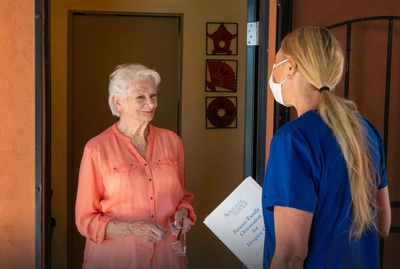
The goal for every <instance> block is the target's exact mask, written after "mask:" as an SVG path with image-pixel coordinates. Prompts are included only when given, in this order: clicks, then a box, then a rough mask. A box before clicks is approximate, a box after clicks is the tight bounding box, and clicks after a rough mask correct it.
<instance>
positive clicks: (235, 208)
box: [224, 198, 248, 218]
mask: <svg viewBox="0 0 400 269" xmlns="http://www.w3.org/2000/svg"><path fill="white" fill-rule="evenodd" d="M247 205H248V203H247V202H246V201H245V200H243V198H241V199H240V200H239V201H237V202H236V203H235V204H234V205H233V206H232V208H230V209H229V210H228V211H226V212H225V213H224V216H225V218H227V217H229V216H232V215H233V216H237V215H238V214H239V213H240V211H242V209H243V208H245V207H246V206H247Z"/></svg>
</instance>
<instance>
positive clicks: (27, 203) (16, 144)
mask: <svg viewBox="0 0 400 269" xmlns="http://www.w3.org/2000/svg"><path fill="white" fill-rule="evenodd" d="M33 2H34V1H31V0H21V1H12V0H6V1H0V13H1V15H0V25H1V27H0V40H1V45H0V89H1V98H0V122H1V128H0V168H1V175H0V182H1V188H0V216H1V219H0V268H15V269H20V268H21V269H24V268H34V256H35V251H34V246H35V240H34V227H35V207H34V206H35V147H34V146H35V144H34V142H35V141H34V137H35V135H34V132H35V130H34V127H35V124H34V123H35V118H34V117H35V113H34V104H35V103H34V101H35V100H34V97H35V95H34V93H35V88H34V87H35V85H34V83H35V81H34V19H35V18H34V3H33Z"/></svg>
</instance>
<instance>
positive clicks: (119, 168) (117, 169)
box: [113, 163, 137, 174]
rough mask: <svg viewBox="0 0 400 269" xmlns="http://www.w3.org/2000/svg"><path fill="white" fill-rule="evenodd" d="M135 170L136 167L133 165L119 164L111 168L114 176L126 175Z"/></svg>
mask: <svg viewBox="0 0 400 269" xmlns="http://www.w3.org/2000/svg"><path fill="white" fill-rule="evenodd" d="M136 168H137V166H136V165H134V164H133V163H128V164H119V165H116V166H114V167H113V172H114V173H116V174H121V173H122V174H123V173H128V172H130V171H132V170H135V169H136Z"/></svg>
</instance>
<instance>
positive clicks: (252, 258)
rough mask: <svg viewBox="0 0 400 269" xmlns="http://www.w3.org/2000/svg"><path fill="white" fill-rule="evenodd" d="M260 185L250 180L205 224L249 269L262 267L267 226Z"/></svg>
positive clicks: (228, 198)
mask: <svg viewBox="0 0 400 269" xmlns="http://www.w3.org/2000/svg"><path fill="white" fill-rule="evenodd" d="M261 192H262V189H261V187H260V185H258V183H257V182H256V181H255V180H254V179H253V178H251V177H248V178H246V179H245V180H244V181H243V182H242V183H241V184H240V185H239V186H238V187H237V188H236V189H235V190H234V191H233V192H232V193H231V194H230V195H229V196H228V197H227V198H226V199H225V200H224V201H223V202H222V203H221V204H220V205H219V206H218V207H217V208H215V209H214V211H213V212H211V214H210V215H208V216H207V217H206V219H205V220H204V224H205V225H206V226H207V227H208V228H209V229H210V230H211V231H212V232H213V233H214V234H215V235H216V236H217V237H218V238H219V239H220V240H221V241H222V242H223V243H224V244H225V245H226V246H227V247H228V248H229V249H230V250H231V251H232V252H233V253H234V254H235V255H236V257H238V258H239V259H240V260H241V262H242V263H243V264H244V265H245V266H246V267H247V268H249V269H255V268H262V265H263V263H262V262H263V252H264V237H265V226H264V220H263V215H262V206H261Z"/></svg>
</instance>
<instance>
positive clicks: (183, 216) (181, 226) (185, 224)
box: [169, 208, 192, 236]
mask: <svg viewBox="0 0 400 269" xmlns="http://www.w3.org/2000/svg"><path fill="white" fill-rule="evenodd" d="M188 215H189V212H188V210H187V209H186V208H181V209H180V210H178V211H176V212H175V216H174V218H175V222H174V223H170V224H169V227H170V228H171V232H172V234H173V235H175V236H177V235H178V233H179V231H180V230H182V234H184V233H187V232H188V231H189V230H190V228H192V220H191V219H189V218H188Z"/></svg>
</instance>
